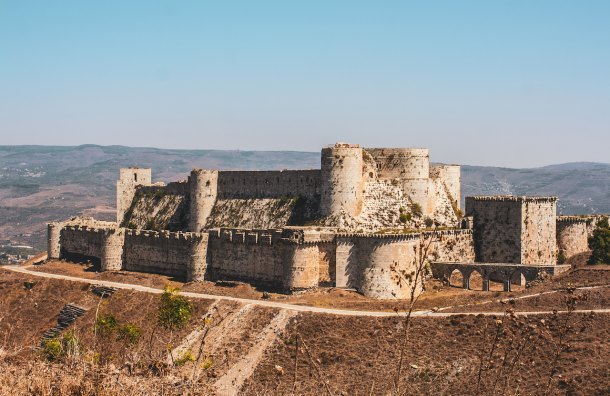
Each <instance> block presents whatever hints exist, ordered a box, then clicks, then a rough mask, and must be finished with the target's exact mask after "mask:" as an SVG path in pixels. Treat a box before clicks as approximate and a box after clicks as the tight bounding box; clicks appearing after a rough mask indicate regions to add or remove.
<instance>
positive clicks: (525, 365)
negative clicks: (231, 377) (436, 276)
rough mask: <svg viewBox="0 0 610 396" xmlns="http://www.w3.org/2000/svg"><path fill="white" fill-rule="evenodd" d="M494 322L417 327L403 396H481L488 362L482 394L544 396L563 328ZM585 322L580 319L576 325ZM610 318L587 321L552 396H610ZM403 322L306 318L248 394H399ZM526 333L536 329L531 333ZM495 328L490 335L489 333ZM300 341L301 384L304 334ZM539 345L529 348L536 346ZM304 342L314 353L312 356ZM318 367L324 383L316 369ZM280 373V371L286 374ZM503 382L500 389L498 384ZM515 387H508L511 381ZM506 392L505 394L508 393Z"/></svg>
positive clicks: (447, 321) (534, 321) (572, 339)
mask: <svg viewBox="0 0 610 396" xmlns="http://www.w3.org/2000/svg"><path fill="white" fill-rule="evenodd" d="M545 318H546V320H545V324H543V323H542V322H541V320H540V318H539V317H538V318H537V317H531V318H518V319H514V320H510V319H506V318H489V317H475V316H455V317H451V318H418V319H416V320H414V321H413V322H412V327H411V330H410V333H409V334H410V336H409V338H408V340H407V343H406V349H405V350H406V355H405V364H404V367H405V371H404V374H405V383H404V386H403V388H402V389H403V391H404V394H407V395H413V394H450V395H451V394H454V395H455V394H474V393H476V387H477V375H478V371H479V367H480V354H481V353H484V355H485V356H488V355H489V354H492V356H493V357H492V361H493V362H494V363H493V364H492V365H491V367H490V368H489V370H487V371H486V372H483V375H482V381H481V389H480V390H481V393H482V394H525V395H536V394H543V393H544V389H545V386H546V383H547V380H548V378H549V373H550V367H551V364H550V362H551V361H552V356H553V351H554V350H555V349H554V348H553V342H554V341H556V340H557V336H558V331H557V328H556V327H555V326H554V325H553V324H552V323H551V321H550V320H549V319H548V317H545ZM582 318H585V316H582V315H581V316H574V317H572V322H573V323H575V322H576V321H578V320H581V319H582ZM497 319H501V320H502V319H503V324H502V325H500V326H499V328H501V329H502V330H501V333H500V334H501V335H500V336H499V337H498V339H497V341H496V345H497V348H496V350H495V351H493V353H492V351H491V345H493V344H494V343H493V342H492V339H493V338H494V336H495V329H496V324H495V321H496V320H497ZM609 319H610V316H609V315H597V316H594V317H593V318H590V319H589V318H588V317H587V321H586V322H587V327H586V330H585V331H584V332H582V333H581V332H580V328H579V327H578V328H577V329H575V331H574V332H573V333H570V334H569V335H568V340H569V343H570V348H569V349H568V350H567V351H566V352H564V353H562V354H561V355H560V359H559V365H558V371H557V374H556V377H555V380H554V381H553V385H552V386H553V388H552V389H551V392H550V394H583V395H585V394H586V395H596V394H597V395H602V394H608V392H610V366H609V365H608V364H607V362H608V361H607V357H608V356H610V343H609V342H608V339H609V337H610V326H609V325H610V320H609ZM402 326H403V322H402V321H401V319H399V318H370V317H336V316H328V315H319V314H317V315H315V314H302V315H300V316H299V318H298V321H297V322H294V323H292V325H291V327H290V329H289V331H288V332H287V333H286V335H285V337H284V338H283V342H282V343H278V344H276V347H275V348H274V349H273V350H270V351H268V353H267V355H266V357H265V360H264V361H263V362H262V363H261V364H260V365H259V366H258V368H257V370H256V372H255V374H254V375H253V376H252V377H251V379H250V380H249V382H248V383H247V385H246V387H245V390H244V394H275V395H284V394H289V393H291V392H292V390H293V389H294V388H296V389H297V391H296V394H303V395H316V394H326V392H325V389H324V388H323V385H322V381H321V379H324V380H326V381H328V383H329V385H330V388H331V390H332V392H333V393H334V394H341V395H369V394H372V395H386V394H388V392H389V391H391V390H392V388H393V385H392V384H393V378H394V377H395V374H396V370H397V367H398V361H399V351H400V347H399V345H400V341H399V340H400V338H401V336H402V334H403V332H402V328H403V327H402ZM528 326H536V327H535V328H532V329H531V330H528ZM486 327H487V329H488V331H487V332H485V328H486ZM297 331H298V334H299V335H300V337H301V338H300V340H301V341H300V344H299V352H298V360H297V367H298V369H297V374H296V382H295V370H294V367H295V350H296V345H297V343H296V342H295V340H296V337H295V335H296V333H297ZM530 338H531V339H530ZM525 339H527V340H528V341H527V342H528V343H527V344H525V346H524V347H523V349H522V352H521V354H520V358H519V359H518V360H516V361H515V362H516V364H515V366H514V369H513V370H511V371H510V375H507V374H506V373H508V372H509V371H508V369H506V368H505V369H504V371H502V357H503V356H506V359H505V360H506V361H507V362H511V361H512V360H513V359H514V358H515V356H517V351H516V350H515V349H517V350H518V349H519V347H520V343H521V342H523V340H525ZM303 341H304V343H305V345H306V346H307V349H308V350H309V352H310V353H311V358H310V357H308V355H307V351H306V350H305V347H304V346H303ZM314 365H315V366H318V368H319V374H318V371H317V370H316V368H315V366H314ZM277 366H279V367H281V368H282V371H283V375H279V373H278V369H277ZM496 379H497V380H498V383H497V384H496V388H495V390H494V382H495V381H496ZM507 380H508V382H506V381H507ZM505 386H506V387H505Z"/></svg>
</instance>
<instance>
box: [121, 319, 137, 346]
mask: <svg viewBox="0 0 610 396" xmlns="http://www.w3.org/2000/svg"><path fill="white" fill-rule="evenodd" d="M141 336H142V329H140V328H139V327H138V326H136V325H134V324H132V323H125V324H124V325H121V326H120V327H119V334H118V336H117V339H118V340H119V341H123V342H125V343H126V344H131V345H134V344H137V343H138V342H139V341H140V337H141Z"/></svg>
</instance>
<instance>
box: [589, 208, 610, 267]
mask: <svg viewBox="0 0 610 396" xmlns="http://www.w3.org/2000/svg"><path fill="white" fill-rule="evenodd" d="M589 248H590V249H591V257H589V264H610V225H609V224H608V219H607V218H604V219H602V220H600V221H599V222H598V223H597V226H596V227H595V230H593V235H591V237H590V238H589Z"/></svg>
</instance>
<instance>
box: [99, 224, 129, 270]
mask: <svg viewBox="0 0 610 396" xmlns="http://www.w3.org/2000/svg"><path fill="white" fill-rule="evenodd" d="M124 244H125V229H124V228H117V229H113V230H107V231H105V233H104V238H103V239H102V254H101V256H102V257H101V263H100V271H120V270H121V269H122V268H123V246H124Z"/></svg>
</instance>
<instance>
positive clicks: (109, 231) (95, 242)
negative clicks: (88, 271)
mask: <svg viewBox="0 0 610 396" xmlns="http://www.w3.org/2000/svg"><path fill="white" fill-rule="evenodd" d="M115 232H117V230H116V229H115V228H94V227H89V226H83V225H73V224H68V225H66V226H64V227H63V228H62V229H61V231H60V245H61V248H60V255H59V256H60V258H62V259H68V260H73V261H82V260H93V261H97V262H101V261H102V258H103V255H104V250H105V249H104V247H105V246H106V245H107V244H106V241H107V239H108V238H109V237H110V236H112V235H113V234H114V233H115Z"/></svg>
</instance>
